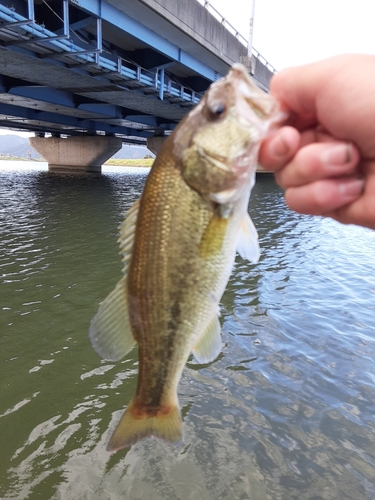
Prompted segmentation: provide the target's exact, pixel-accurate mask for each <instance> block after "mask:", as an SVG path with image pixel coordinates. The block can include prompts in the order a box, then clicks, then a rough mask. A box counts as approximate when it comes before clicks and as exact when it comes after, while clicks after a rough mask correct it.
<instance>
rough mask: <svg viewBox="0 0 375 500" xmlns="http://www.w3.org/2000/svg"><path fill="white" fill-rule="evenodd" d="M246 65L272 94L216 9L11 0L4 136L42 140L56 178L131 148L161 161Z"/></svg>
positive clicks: (185, 1)
mask: <svg viewBox="0 0 375 500" xmlns="http://www.w3.org/2000/svg"><path fill="white" fill-rule="evenodd" d="M238 61H244V62H246V63H247V64H248V66H249V70H250V72H251V73H252V75H253V78H254V79H255V81H256V83H257V84H258V85H259V86H260V87H262V88H263V89H265V90H267V89H268V85H269V80H270V78H271V76H272V74H273V72H274V71H275V70H274V68H273V67H272V66H271V65H270V64H269V63H268V62H267V61H266V60H265V59H264V58H262V56H261V55H260V54H259V53H258V52H257V51H256V50H253V51H252V54H251V57H250V58H249V57H248V48H247V41H246V40H245V39H244V38H243V37H242V36H241V35H240V34H239V33H238V32H236V30H235V29H234V28H233V27H232V26H231V25H230V24H229V23H228V22H227V21H226V20H225V19H224V18H223V17H222V16H221V15H220V14H219V13H218V12H217V11H216V10H215V9H214V8H213V6H212V5H211V4H210V2H209V1H207V0H202V3H200V1H198V0H178V1H176V0H1V1H0V127H2V128H7V129H14V130H27V131H33V132H35V134H36V137H35V138H31V139H30V142H31V144H32V145H33V147H34V148H35V149H37V150H38V151H39V152H40V153H41V154H42V155H43V156H44V157H45V158H46V160H47V161H48V164H49V168H50V170H61V169H62V168H64V169H66V168H68V169H72V170H76V169H80V170H84V171H92V172H99V171H100V168H101V164H102V163H103V162H104V161H105V160H106V159H107V158H109V157H110V156H112V155H113V154H114V153H115V152H116V151H117V150H118V149H120V148H121V144H122V142H127V143H136V144H145V145H146V144H147V145H148V147H149V148H150V149H152V150H154V151H157V150H158V148H159V144H160V142H162V141H163V139H164V138H165V137H166V136H167V135H168V134H170V133H171V131H172V130H173V129H174V128H175V127H176V125H177V123H178V122H179V121H180V120H181V119H182V118H183V116H184V115H185V114H186V113H187V112H188V111H189V110H190V109H191V107H192V106H194V105H195V104H196V103H197V102H198V101H199V99H200V98H201V96H202V94H203V93H204V91H205V90H206V89H207V87H208V86H209V85H210V83H212V82H213V81H215V80H217V79H218V78H220V77H221V76H222V75H224V74H226V73H227V71H228V69H229V67H230V66H231V65H232V64H233V63H234V62H238ZM46 134H47V135H48V137H46Z"/></svg>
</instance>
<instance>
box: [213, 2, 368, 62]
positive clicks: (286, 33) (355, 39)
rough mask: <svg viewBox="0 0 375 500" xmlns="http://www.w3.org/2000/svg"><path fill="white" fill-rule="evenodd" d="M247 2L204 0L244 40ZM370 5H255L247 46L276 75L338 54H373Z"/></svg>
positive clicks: (343, 3) (347, 3)
mask: <svg viewBox="0 0 375 500" xmlns="http://www.w3.org/2000/svg"><path fill="white" fill-rule="evenodd" d="M251 1H252V0H210V3H211V4H212V5H213V6H214V7H215V8H216V9H217V10H218V11H219V12H220V13H221V14H222V15H223V16H224V17H226V18H227V19H228V20H229V21H230V23H231V24H232V25H233V26H234V27H235V28H236V29H238V30H239V31H240V32H241V33H242V34H244V35H245V36H246V38H247V37H248V33H249V19H250V8H251V7H250V6H251ZM374 24H375V2H374V0H355V2H353V0H351V1H349V0H255V9H254V30H253V33H254V34H253V46H254V47H255V48H256V50H258V51H259V52H260V53H261V54H262V56H263V57H265V58H266V59H267V60H268V61H269V62H270V63H271V64H272V65H273V66H274V67H275V68H276V69H277V70H280V69H282V68H285V67H288V66H296V65H299V64H305V63H308V62H312V61H317V60H319V59H324V58H326V57H330V56H332V55H336V54H342V53H348V52H351V53H355V52H360V53H367V54H375V29H374Z"/></svg>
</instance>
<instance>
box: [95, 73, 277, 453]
mask: <svg viewBox="0 0 375 500" xmlns="http://www.w3.org/2000/svg"><path fill="white" fill-rule="evenodd" d="M277 117H278V108H277V105H276V102H275V101H274V99H273V98H272V97H271V96H269V95H267V94H266V93H264V92H263V91H261V90H259V89H258V88H257V87H256V86H255V85H254V84H253V83H252V81H251V80H250V78H249V76H248V74H247V72H246V70H245V68H244V67H243V66H241V65H240V64H235V65H234V66H233V67H232V68H231V70H230V71H229V73H228V75H227V76H226V77H223V78H221V79H220V80H218V81H217V82H215V83H213V84H212V85H211V86H210V87H209V89H208V90H207V92H206V93H205V95H204V97H203V98H202V99H201V101H200V102H199V103H198V104H197V106H196V107H195V108H194V109H193V110H192V111H191V112H190V113H189V114H188V115H187V116H186V117H185V118H184V119H183V120H182V121H181V123H180V124H179V125H178V126H177V128H176V129H175V131H174V132H173V133H172V134H171V135H170V136H169V138H168V139H167V140H166V141H165V143H164V144H163V147H162V149H161V150H160V153H159V154H158V156H157V158H156V160H155V162H154V165H153V167H152V169H151V171H150V174H149V176H148V178H147V181H146V184H145V188H144V191H143V194H142V196H141V198H140V200H138V201H137V202H136V203H135V204H134V205H133V207H132V208H131V209H130V210H129V212H128V214H127V217H126V218H125V221H124V222H123V224H122V226H121V228H120V239H119V242H120V248H121V253H122V255H123V278H122V279H121V280H120V282H119V283H118V284H117V286H116V288H115V289H114V290H113V292H112V293H111V294H110V295H109V296H108V297H107V298H106V299H105V300H104V302H102V304H101V305H100V307H99V310H98V312H97V314H96V316H95V317H94V318H93V320H92V322H91V325H90V333H89V335H90V339H91V342H92V344H93V346H94V348H95V349H96V351H97V352H98V353H99V355H101V356H102V357H103V358H105V359H108V360H113V361H117V360H119V359H121V358H122V357H123V356H124V355H125V354H126V353H127V352H128V351H129V350H130V349H131V348H132V347H133V346H134V345H135V344H138V349H139V374H138V385H137V391H136V394H135V397H134V399H133V400H132V401H131V402H130V403H129V405H128V407H127V409H126V411H125V413H124V414H123V416H122V418H121V420H120V423H119V424H118V426H117V428H116V429H115V431H114V433H113V435H112V437H111V438H110V441H109V443H108V447H107V449H108V450H109V451H115V450H118V449H120V448H124V447H128V446H131V445H132V444H134V443H136V442H137V441H139V440H141V439H143V438H145V437H147V436H155V437H158V438H162V439H165V440H167V441H171V442H178V441H181V440H182V419H181V413H180V409H179V404H178V398H177V388H178V383H179V380H180V377H181V373H182V370H183V368H184V366H185V363H186V361H187V359H188V357H189V355H190V353H191V352H192V353H193V355H194V357H195V359H196V360H197V361H198V362H199V363H208V362H211V361H213V360H214V359H215V358H216V357H217V356H218V354H219V353H220V350H221V333H220V322H219V315H220V313H219V302H220V299H221V296H222V294H223V292H224V290H225V287H226V285H227V282H228V279H229V276H230V273H231V269H232V266H233V262H234V258H235V254H236V250H237V251H238V252H239V254H240V255H241V256H242V257H243V258H245V259H249V260H251V261H253V262H256V261H257V260H258V258H259V246H258V236H257V232H256V230H255V227H254V225H253V223H252V221H251V219H250V217H249V215H248V211H247V209H248V202H249V196H250V191H251V189H252V187H253V184H254V179H255V170H256V165H257V154H258V148H259V145H260V142H261V140H262V139H263V138H264V137H265V135H266V134H267V131H268V130H269V127H270V126H271V125H272V124H273V123H274V122H275V121H277Z"/></svg>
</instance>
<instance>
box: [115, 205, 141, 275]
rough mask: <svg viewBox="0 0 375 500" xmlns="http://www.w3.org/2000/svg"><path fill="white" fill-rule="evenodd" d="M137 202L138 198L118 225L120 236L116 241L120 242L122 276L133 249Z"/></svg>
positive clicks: (126, 272) (125, 271) (125, 272)
mask: <svg viewBox="0 0 375 500" xmlns="http://www.w3.org/2000/svg"><path fill="white" fill-rule="evenodd" d="M139 204H140V199H138V200H137V201H135V202H134V203H133V205H132V206H131V207H130V208H129V210H128V212H127V214H126V217H125V219H124V221H123V222H122V223H121V225H120V227H119V233H120V236H119V238H118V240H117V241H118V242H119V243H120V253H121V254H122V263H123V268H122V272H123V274H124V276H126V275H127V274H128V267H129V263H130V258H131V255H132V251H133V243H134V235H135V227H136V224H137V218H138V211H139Z"/></svg>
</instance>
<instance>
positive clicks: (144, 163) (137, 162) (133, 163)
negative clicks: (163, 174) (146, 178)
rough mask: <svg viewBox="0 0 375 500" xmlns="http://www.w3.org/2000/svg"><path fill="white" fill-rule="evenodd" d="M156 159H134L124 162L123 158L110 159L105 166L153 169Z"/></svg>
mask: <svg viewBox="0 0 375 500" xmlns="http://www.w3.org/2000/svg"><path fill="white" fill-rule="evenodd" d="M153 163H154V158H132V159H129V160H124V159H122V158H110V159H109V160H107V161H106V162H105V164H104V165H113V166H116V167H151V166H152V164H153Z"/></svg>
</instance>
